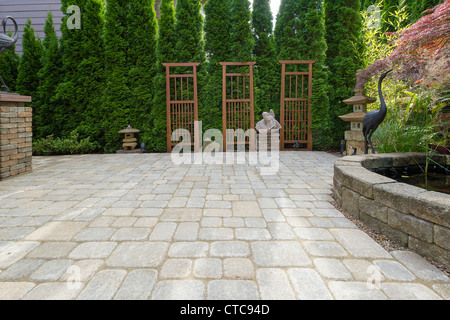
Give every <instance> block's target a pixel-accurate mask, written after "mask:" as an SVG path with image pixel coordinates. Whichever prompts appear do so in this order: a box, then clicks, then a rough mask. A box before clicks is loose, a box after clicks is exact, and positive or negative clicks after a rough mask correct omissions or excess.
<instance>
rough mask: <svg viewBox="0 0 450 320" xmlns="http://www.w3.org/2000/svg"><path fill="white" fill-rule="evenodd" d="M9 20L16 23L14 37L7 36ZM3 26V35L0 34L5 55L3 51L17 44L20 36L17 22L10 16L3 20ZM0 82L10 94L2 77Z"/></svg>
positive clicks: (0, 46) (0, 50)
mask: <svg viewBox="0 0 450 320" xmlns="http://www.w3.org/2000/svg"><path fill="white" fill-rule="evenodd" d="M8 19H9V20H11V21H12V22H13V23H14V28H15V29H14V35H13V36H12V37H9V36H8V35H7V34H6V23H7V21H8ZM2 25H3V33H0V54H1V53H3V51H5V50H6V49H8V48H11V47H12V46H13V45H14V44H15V43H16V42H17V39H18V38H19V36H18V32H19V28H18V26H17V22H16V20H14V19H13V18H12V17H10V16H7V17H5V18H3V21H2ZM0 81H1V86H2V87H3V88H4V89H5V91H4V92H9V89H8V87H7V86H6V84H5V82H4V81H3V79H2V76H1V75H0Z"/></svg>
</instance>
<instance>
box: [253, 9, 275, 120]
mask: <svg viewBox="0 0 450 320" xmlns="http://www.w3.org/2000/svg"><path fill="white" fill-rule="evenodd" d="M253 30H254V38H255V49H254V51H253V53H254V56H255V59H256V70H255V100H256V101H255V106H256V109H257V110H258V111H259V112H261V111H269V110H270V109H273V110H274V112H275V114H276V115H277V116H278V117H279V115H280V90H279V87H280V71H279V70H280V64H279V63H278V61H277V53H276V49H275V40H274V36H273V23H272V12H271V10H270V2H269V0H254V2H253ZM260 118H261V114H257V118H255V119H256V120H257V119H260Z"/></svg>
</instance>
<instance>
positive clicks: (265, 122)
mask: <svg viewBox="0 0 450 320" xmlns="http://www.w3.org/2000/svg"><path fill="white" fill-rule="evenodd" d="M262 115H263V119H262V120H261V121H260V122H258V123H257V124H256V126H255V128H256V130H258V132H259V133H262V132H264V133H277V132H278V131H279V130H280V129H281V124H280V123H279V122H278V121H277V120H276V119H275V113H274V112H273V110H272V109H270V112H263V114H262Z"/></svg>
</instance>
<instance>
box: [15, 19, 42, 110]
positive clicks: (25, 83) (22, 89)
mask: <svg viewBox="0 0 450 320" xmlns="http://www.w3.org/2000/svg"><path fill="white" fill-rule="evenodd" d="M22 51H23V52H22V56H21V58H20V63H19V69H18V75H17V85H16V90H17V91H18V92H19V93H20V94H21V95H24V96H31V97H32V99H33V101H34V102H36V101H37V100H38V94H37V90H38V86H39V77H38V73H37V71H38V70H40V69H41V66H42V63H41V56H42V51H43V47H42V43H41V40H40V39H39V37H36V35H35V33H34V29H33V28H32V27H31V20H30V19H28V20H27V23H26V24H25V28H24V31H23V38H22Z"/></svg>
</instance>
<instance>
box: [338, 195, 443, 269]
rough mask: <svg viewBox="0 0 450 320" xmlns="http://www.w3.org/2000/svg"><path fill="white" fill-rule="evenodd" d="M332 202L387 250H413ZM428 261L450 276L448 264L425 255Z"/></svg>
mask: <svg viewBox="0 0 450 320" xmlns="http://www.w3.org/2000/svg"><path fill="white" fill-rule="evenodd" d="M330 203H331V204H332V205H333V206H334V207H335V208H336V209H337V210H338V211H339V212H341V213H342V214H343V215H344V216H345V217H346V218H347V219H349V220H350V221H351V222H353V223H354V224H355V225H356V226H357V227H358V228H359V229H361V230H362V231H364V232H365V233H366V234H367V235H369V236H370V237H371V238H372V239H373V240H374V241H375V242H376V243H378V244H379V245H380V246H381V247H382V248H383V249H385V250H386V251H387V252H392V251H396V250H402V251H412V250H411V249H409V248H406V247H403V246H401V245H399V244H398V243H397V242H395V241H393V240H391V239H389V238H388V237H387V236H385V235H384V234H382V233H380V232H378V231H375V230H373V229H372V228H370V227H368V226H367V225H365V224H364V223H363V222H362V221H361V220H358V219H356V218H355V217H353V216H352V215H350V214H348V213H347V212H345V211H344V210H342V208H340V207H339V206H338V204H337V203H336V202H335V201H330ZM422 258H424V259H425V260H426V261H428V262H429V263H430V264H432V265H433V266H435V267H436V268H437V269H439V270H440V271H442V272H443V273H445V274H446V275H447V276H448V277H450V269H448V268H447V267H446V266H444V265H442V264H440V263H438V262H436V261H434V260H432V259H430V258H427V257H423V256H422Z"/></svg>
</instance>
